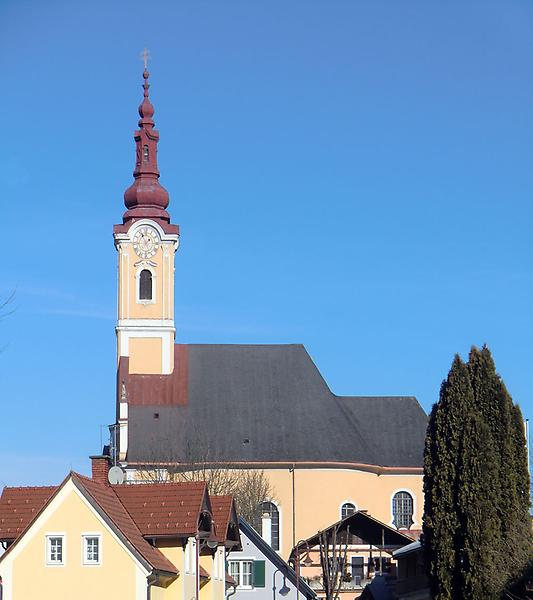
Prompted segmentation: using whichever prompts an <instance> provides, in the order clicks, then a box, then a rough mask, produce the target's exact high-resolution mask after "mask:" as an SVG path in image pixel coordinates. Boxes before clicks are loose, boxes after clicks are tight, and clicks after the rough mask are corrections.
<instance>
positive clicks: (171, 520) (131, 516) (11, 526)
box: [0, 472, 211, 576]
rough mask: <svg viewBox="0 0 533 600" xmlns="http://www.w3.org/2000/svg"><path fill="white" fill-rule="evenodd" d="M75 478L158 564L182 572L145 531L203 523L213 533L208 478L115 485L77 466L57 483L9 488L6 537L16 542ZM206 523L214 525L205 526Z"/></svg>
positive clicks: (1, 529) (1, 511)
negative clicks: (91, 476) (87, 474)
mask: <svg viewBox="0 0 533 600" xmlns="http://www.w3.org/2000/svg"><path fill="white" fill-rule="evenodd" d="M69 479H72V482H73V484H74V485H75V486H76V487H77V488H78V490H79V491H80V492H81V493H82V494H83V495H84V496H85V498H86V499H87V500H88V501H89V502H91V504H93V506H94V507H95V509H96V510H97V511H98V512H99V513H100V515H101V516H102V518H103V519H104V520H105V521H106V522H107V523H108V524H109V525H110V526H111V527H112V528H114V529H115V530H116V531H117V533H118V534H119V537H121V538H122V541H123V543H124V544H125V545H126V546H128V547H129V548H130V550H132V551H133V552H134V554H135V553H136V554H137V555H139V556H140V558H141V559H142V560H143V561H144V562H146V563H148V565H150V566H151V567H152V568H153V569H155V570H158V571H165V572H168V573H173V574H177V573H178V570H177V568H176V566H175V565H174V564H172V562H171V561H170V560H168V559H167V558H166V557H165V556H164V554H163V553H162V552H161V551H160V550H159V549H158V548H156V547H155V546H152V545H151V544H150V543H149V542H148V541H147V540H146V539H145V536H146V537H149V538H150V539H153V538H158V537H169V536H172V537H183V536H189V535H195V534H196V533H197V530H198V528H200V535H202V534H203V535H204V536H207V535H209V531H210V527H211V520H210V518H209V520H208V521H207V522H206V521H205V519H203V516H204V515H207V514H209V513H210V512H211V505H210V503H209V495H208V493H207V486H206V484H205V483H203V482H200V483H169V484H143V485H121V486H118V485H117V486H112V485H107V484H104V483H97V482H95V481H94V480H92V479H89V478H88V477H85V476H83V475H79V474H78V473H73V472H72V473H70V475H69V476H68V477H67V478H66V479H65V481H64V482H63V483H62V484H61V485H60V486H57V487H53V486H52V487H27V488H7V487H6V488H4V490H3V492H2V496H1V497H0V541H9V542H14V543H16V541H17V539H18V538H19V537H20V535H21V534H22V533H23V532H24V530H25V529H26V528H28V527H29V526H30V525H31V523H32V522H33V521H34V520H35V519H36V517H37V516H38V515H39V514H40V513H41V512H42V510H43V509H44V508H45V507H46V506H47V504H48V503H49V502H50V501H51V499H52V498H53V497H54V495H55V494H56V493H57V492H58V491H59V490H60V489H61V488H62V487H63V486H64V485H65V484H66V482H67V481H68V480H69ZM206 525H208V527H209V530H203V529H202V528H204V527H205V526H206ZM13 545H14V544H11V546H10V547H9V548H8V550H7V552H9V550H10V549H11V548H12V547H13ZM3 556H5V554H4V555H3ZM207 576H208V575H207Z"/></svg>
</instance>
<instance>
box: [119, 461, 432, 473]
mask: <svg viewBox="0 0 533 600" xmlns="http://www.w3.org/2000/svg"><path fill="white" fill-rule="evenodd" d="M157 465H158V466H159V467H170V466H171V467H179V469H180V470H181V471H187V469H188V468H192V467H193V466H194V465H192V464H189V463H180V462H176V461H172V462H158V463H157ZM127 466H129V467H153V466H154V464H153V463H152V462H145V461H128V464H127ZM205 467H206V468H213V467H223V468H228V467H231V468H234V469H250V468H253V467H255V468H257V469H292V468H294V467H295V468H297V469H350V470H356V471H367V472H369V473H375V474H376V475H422V473H423V472H424V469H423V467H413V466H409V467H405V466H403V467H402V466H394V467H391V466H384V465H370V464H368V463H358V462H338V461H296V462H293V461H231V460H227V461H223V462H210V463H205Z"/></svg>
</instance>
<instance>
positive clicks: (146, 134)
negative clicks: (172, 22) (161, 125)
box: [123, 48, 170, 223]
mask: <svg viewBox="0 0 533 600" xmlns="http://www.w3.org/2000/svg"><path fill="white" fill-rule="evenodd" d="M149 54H150V53H149V52H148V50H147V49H146V48H145V49H144V50H143V52H142V53H141V57H142V59H143V61H144V72H143V79H144V82H143V89H144V94H143V96H144V97H143V101H142V102H141V105H140V106H139V116H140V117H141V118H140V119H139V130H138V131H136V132H135V134H134V138H135V145H136V160H135V170H134V171H133V177H134V178H135V181H134V182H133V184H132V185H131V186H130V187H129V188H128V189H127V190H126V192H125V193H124V203H125V204H126V208H127V209H128V210H127V211H126V213H125V214H124V217H123V218H124V222H126V221H129V220H131V219H135V218H157V219H161V220H163V221H166V222H167V223H168V222H169V220H170V217H169V214H168V213H167V211H166V210H165V209H166V207H167V206H168V192H167V191H166V190H165V188H164V187H163V186H162V185H161V184H160V183H159V181H158V179H159V170H158V168H157V142H158V141H159V133H158V131H156V130H155V129H154V126H155V123H154V120H153V118H152V117H153V116H154V112H155V111H154V107H153V105H152V103H151V102H150V98H149V96H148V88H149V87H150V84H149V83H148V78H149V77H150V74H149V73H148V70H147V68H146V67H147V66H148V58H149Z"/></svg>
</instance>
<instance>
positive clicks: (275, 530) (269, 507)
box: [261, 502, 279, 550]
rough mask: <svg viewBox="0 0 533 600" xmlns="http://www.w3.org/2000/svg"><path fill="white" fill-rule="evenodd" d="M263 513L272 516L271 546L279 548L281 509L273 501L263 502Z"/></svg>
mask: <svg viewBox="0 0 533 600" xmlns="http://www.w3.org/2000/svg"><path fill="white" fill-rule="evenodd" d="M261 514H262V515H264V514H267V515H268V516H269V517H270V522H271V527H272V538H271V539H272V541H271V544H270V545H271V546H272V549H273V550H279V511H278V507H277V506H276V505H275V504H274V503H273V502H261Z"/></svg>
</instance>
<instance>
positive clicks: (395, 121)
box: [0, 0, 533, 485]
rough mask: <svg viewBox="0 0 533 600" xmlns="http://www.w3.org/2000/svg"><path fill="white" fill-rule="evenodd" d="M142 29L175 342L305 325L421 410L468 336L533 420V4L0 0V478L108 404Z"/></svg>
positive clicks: (365, 384)
mask: <svg viewBox="0 0 533 600" xmlns="http://www.w3.org/2000/svg"><path fill="white" fill-rule="evenodd" d="M145 46H146V47H148V48H149V49H150V51H151V55H152V61H151V65H150V71H151V74H152V76H151V83H152V87H151V97H152V100H153V102H154V105H155V108H156V114H155V120H156V125H157V127H158V129H159V130H160V134H161V141H160V144H159V159H160V160H159V162H160V170H161V173H162V175H161V182H162V183H163V185H164V186H165V187H166V188H167V189H168V190H169V192H170V197H171V205H170V210H171V214H172V217H173V221H174V222H176V223H179V224H180V226H181V231H182V245H181V248H180V250H179V253H178V255H177V260H176V326H177V340H178V341H180V342H185V343H188V342H191V343H193V342H202V343H243V342H249V343H276V342H280V343H290V342H301V343H304V344H305V345H306V347H307V349H308V351H309V353H310V354H311V356H312V357H313V359H314V360H315V362H316V364H317V366H318V368H319V369H320V371H321V372H322V374H323V375H324V376H325V378H326V379H327V381H328V383H329V385H330V387H331V388H332V390H333V391H334V392H335V393H338V394H368V395H380V394H393V395H402V394H409V395H411V394H413V395H416V396H417V398H418V399H419V401H420V402H421V404H422V406H423V407H424V408H425V409H426V410H429V408H430V407H431V404H432V403H433V402H434V401H435V400H436V399H437V397H438V390H439V386H440V383H441V380H442V379H443V377H445V375H446V373H447V371H448V368H449V366H450V363H451V361H452V358H453V355H454V353H455V352H459V353H461V354H462V355H463V356H466V354H467V353H468V350H469V348H470V346H471V345H472V344H478V345H479V344H483V343H485V342H486V343H487V344H489V346H490V348H491V349H492V351H493V354H494V357H495V360H496V364H497V367H498V370H499V372H500V373H501V375H502V376H503V378H504V380H505V382H506V383H507V385H508V387H509V389H510V391H511V393H512V394H513V397H514V399H515V400H516V401H518V402H519V403H520V404H521V406H522V408H523V411H524V413H525V415H526V416H527V417H533V396H532V391H531V390H532V389H533V381H532V379H533V378H532V373H533V369H532V366H531V365H532V364H533V351H532V349H531V336H532V312H531V308H532V296H533V284H532V277H533V275H532V273H533V271H532V259H533V252H532V239H533V227H532V226H533V222H532V221H533V209H532V205H533V168H532V165H533V145H532V143H531V140H532V139H533V79H532V73H533V5H532V4H531V2H529V1H525V0H524V1H514V0H511V1H510V0H506V1H502V2H491V1H485V0H484V1H479V2H468V1H467V2H465V1H461V2H453V1H450V2H440V1H432V0H423V1H422V0H421V1H404V2H398V1H397V0H390V1H388V2H385V1H367V2H356V1H340V0H332V1H328V2H325V1H322V2H318V1H310V0H309V1H305V2H304V1H297V0H291V1H287V0H284V1H277V0H269V1H260V0H256V1H254V2H250V1H249V0H242V1H236V0H228V1H226V2H219V1H215V0H211V1H197V0H196V1H192V0H189V1H172V2H170V1H169V2H159V1H154V2H151V3H147V2H137V1H133V0H129V1H128V2H126V1H120V2H119V1H117V2H104V1H100V0H95V1H93V2H81V1H78V2H72V1H66V0H65V1H54V0H50V1H48V2H37V1H33V2H32V1H28V0H27V1H21V0H17V1H15V0H3V1H2V2H1V3H0V67H1V71H0V72H1V74H2V86H1V87H2V92H1V93H2V100H1V102H0V110H1V112H2V118H1V120H2V137H1V139H2V142H1V144H0V161H1V168H0V186H1V187H0V189H1V190H2V193H1V198H2V202H1V206H2V211H3V218H2V226H3V229H4V234H3V243H2V245H1V247H2V249H3V260H2V269H1V273H2V277H1V284H0V293H1V294H2V296H3V297H7V296H8V295H9V294H10V292H11V291H12V290H16V293H15V299H14V301H13V302H12V304H11V307H12V308H13V309H14V311H13V312H12V313H11V314H10V315H8V316H6V317H5V318H4V319H3V320H1V321H0V345H1V346H2V348H3V351H2V353H1V354H0V382H1V388H0V389H1V396H0V402H1V407H2V410H1V425H0V431H1V435H0V485H1V484H2V483H6V484H10V485H14V484H32V483H33V484H39V483H54V482H57V481H59V480H61V479H62V478H63V476H64V475H65V473H66V471H67V470H68V469H69V468H74V469H77V470H80V471H82V472H83V471H87V469H88V459H87V456H88V455H89V454H91V453H95V452H98V451H99V450H100V426H101V425H105V424H108V423H111V422H112V421H113V420H114V413H115V409H114V403H115V396H114V386H115V334H114V320H115V317H116V253H115V249H114V247H113V240H112V225H113V224H114V223H117V222H120V219H121V216H122V213H123V210H124V207H123V200H122V195H123V192H124V190H125V189H126V188H127V187H128V186H129V185H130V182H131V180H132V175H131V173H132V170H133V164H134V143H133V139H132V133H133V131H134V129H135V127H136V122H137V118H138V117H137V113H136V110H137V106H138V104H139V102H140V99H141V92H142V90H141V83H142V80H141V72H142V63H141V61H140V59H139V53H140V51H141V50H142V49H143V48H144V47H145Z"/></svg>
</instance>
